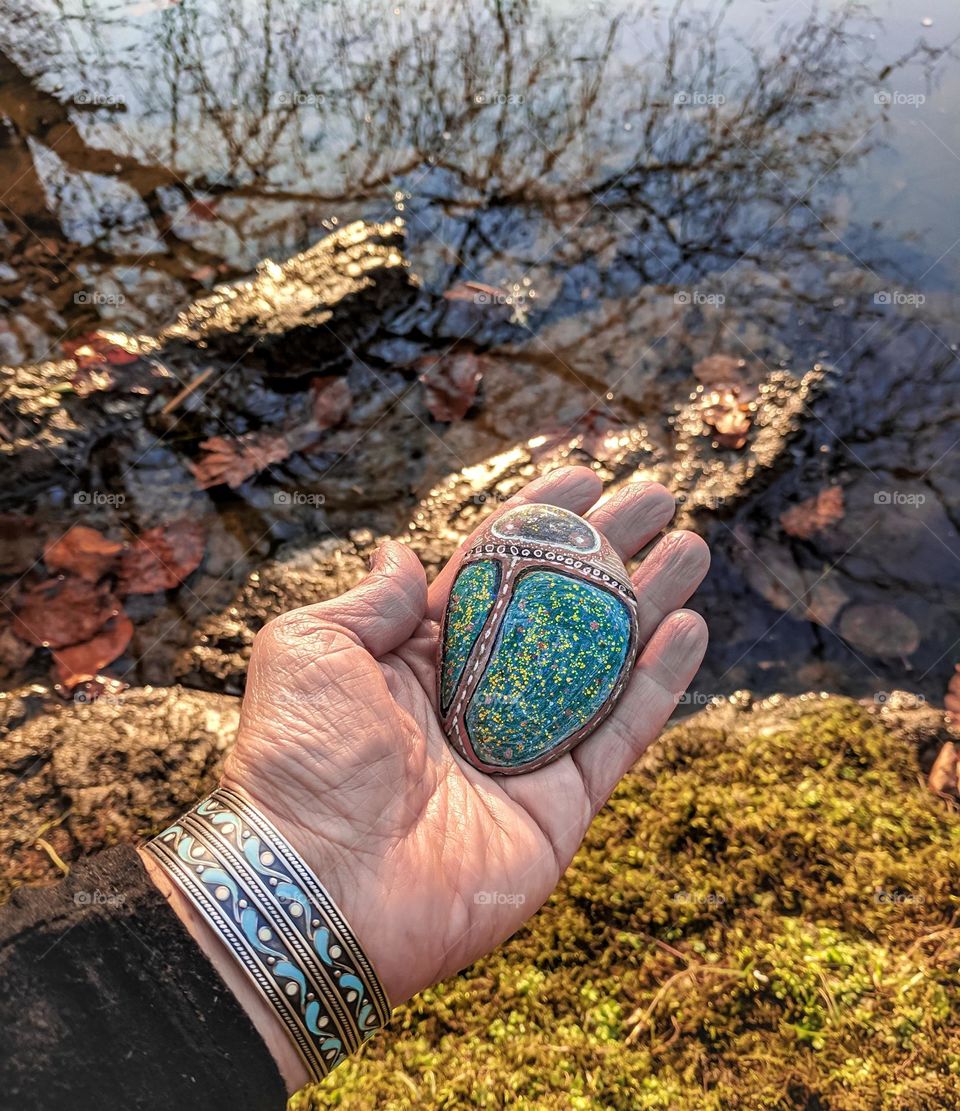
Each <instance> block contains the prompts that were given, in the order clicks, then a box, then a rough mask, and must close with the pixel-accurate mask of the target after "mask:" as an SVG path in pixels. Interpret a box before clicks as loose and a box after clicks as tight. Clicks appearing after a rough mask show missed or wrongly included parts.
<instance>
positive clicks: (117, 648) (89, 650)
mask: <svg viewBox="0 0 960 1111" xmlns="http://www.w3.org/2000/svg"><path fill="white" fill-rule="evenodd" d="M132 636H133V622H132V621H131V620H130V618H129V617H127V615H126V614H125V613H124V612H123V611H122V610H121V611H120V612H119V613H118V614H117V615H116V617H113V618H111V619H110V620H109V621H108V622H107V623H106V624H105V625H104V626H103V628H102V629H101V630H100V632H99V633H98V634H97V635H96V636H95V637H92V638H91V639H90V640H88V641H85V642H84V643H82V644H74V645H71V646H70V647H69V648H61V649H59V650H57V651H54V653H53V661H54V674H55V676H56V678H57V681H58V682H60V683H62V684H63V685H64V686H65V687H66V688H67V690H72V689H73V688H74V687H75V686H76V685H77V684H78V683H86V682H88V681H89V680H90V679H94V678H95V677H96V675H97V672H98V671H100V669H101V668H103V667H106V666H107V664H109V663H113V661H114V660H115V659H116V658H117V657H118V656H122V655H123V653H124V651H125V650H126V647H127V645H128V644H129V643H130V639H131V637H132Z"/></svg>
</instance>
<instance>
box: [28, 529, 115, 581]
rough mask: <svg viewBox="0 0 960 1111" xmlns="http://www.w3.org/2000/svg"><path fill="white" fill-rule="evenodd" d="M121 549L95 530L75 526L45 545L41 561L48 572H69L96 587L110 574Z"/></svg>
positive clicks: (113, 541)
mask: <svg viewBox="0 0 960 1111" xmlns="http://www.w3.org/2000/svg"><path fill="white" fill-rule="evenodd" d="M122 551H123V545H122V544H118V543H117V542H116V541H115V540H108V539H107V538H106V537H105V536H104V535H103V534H102V533H100V532H98V531H97V530H96V529H95V528H87V526H86V525H74V526H73V527H72V528H70V529H69V530H68V531H67V532H65V533H64V534H63V536H61V537H60V538H59V540H54V541H53V542H52V543H51V544H48V545H47V548H46V551H44V553H43V559H44V562H45V563H46V565H47V566H48V567H49V568H50V570H51V571H72V572H73V573H74V574H75V575H79V576H80V578H81V579H86V580H87V581H88V582H92V583H95V582H96V581H97V580H98V579H101V578H103V576H104V575H105V574H106V573H107V571H109V570H110V568H111V567H112V566H113V563H114V560H115V559H116V557H117V556H118V555H119V554H120V552H122Z"/></svg>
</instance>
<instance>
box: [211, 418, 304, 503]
mask: <svg viewBox="0 0 960 1111" xmlns="http://www.w3.org/2000/svg"><path fill="white" fill-rule="evenodd" d="M200 450H201V451H202V452H203V453H204V454H203V455H201V456H200V458H199V459H198V460H197V461H196V462H195V463H190V464H189V467H190V470H191V471H193V474H194V476H195V477H196V480H197V485H198V486H199V487H200V488H201V490H208V489H209V488H210V487H211V486H221V485H223V484H224V483H226V485H227V486H230V487H231V488H236V487H237V486H240V485H241V484H242V483H244V482H246V481H247V479H248V478H251V477H252V476H253V475H255V474H257V473H258V472H259V471H262V470H263V469H264V468H265V467H269V466H270V465H271V464H272V463H282V462H283V460H284V459H286V458H287V457H288V456H289V455H290V452H291V450H292V449H291V447H290V444H289V442H288V441H287V438H286V436H283V435H281V434H278V433H275V432H247V433H246V434H245V435H243V436H237V437H235V438H232V437H227V436H212V437H211V438H210V439H209V440H204V441H203V443H202V444H201V445H200Z"/></svg>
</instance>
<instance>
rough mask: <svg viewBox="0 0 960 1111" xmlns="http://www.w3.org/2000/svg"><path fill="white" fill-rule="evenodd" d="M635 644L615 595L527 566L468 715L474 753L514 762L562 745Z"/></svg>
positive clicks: (606, 691) (603, 696)
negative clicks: (632, 644) (632, 642)
mask: <svg viewBox="0 0 960 1111" xmlns="http://www.w3.org/2000/svg"><path fill="white" fill-rule="evenodd" d="M630 644H631V621H630V612H629V610H628V609H627V607H626V606H625V605H624V603H623V602H622V601H621V600H620V599H619V598H618V597H617V596H616V595H614V594H612V593H610V592H608V591H606V590H603V589H601V588H599V587H597V586H595V585H594V584H593V583H591V582H587V581H584V580H582V579H580V578H575V577H573V576H569V575H564V574H562V573H557V572H556V571H552V570H546V569H544V570H539V569H528V570H526V571H524V572H522V573H521V575H520V576H519V578H518V579H517V580H516V582H515V583H514V585H513V591H512V596H511V600H510V603H509V605H508V607H507V610H506V612H505V614H504V616H503V620H502V621H501V622H500V625H499V630H498V633H497V639H496V641H495V643H494V646H493V649H492V651H491V652H490V654H489V659H488V662H487V666H486V668H485V669H484V672H483V675H482V677H481V679H480V681H479V683H478V684H477V686H476V687H475V689H474V692H473V696H472V697H471V699H470V704H469V708H468V710H467V713H466V716H465V725H466V730H467V735H468V737H469V740H470V742H471V745H472V747H473V750H474V752H475V753H476V755H477V756H478V757H479V758H480V759H481V760H482V761H483V762H484V763H485V764H488V765H496V766H503V767H511V766H515V765H516V764H518V763H523V764H526V763H527V762H528V761H530V760H535V759H538V758H540V757H542V756H544V755H546V754H548V753H550V752H551V751H552V750H553V749H555V748H557V747H558V746H559V745H561V744H562V743H563V742H564V741H565V740H567V739H568V738H569V737H571V736H572V735H573V734H574V733H577V732H579V731H580V730H581V729H582V728H583V726H584V725H585V724H586V723H587V722H590V721H592V719H593V718H594V717H596V715H597V714H598V713H599V711H600V710H601V709H602V708H603V706H604V704H605V702H606V700H607V698H608V697H609V695H610V694H611V692H612V691H613V688H614V687H615V686H616V683H617V680H618V679H619V678H620V675H621V673H622V671H623V668H624V664H625V663H626V662H627V657H628V654H629V651H630Z"/></svg>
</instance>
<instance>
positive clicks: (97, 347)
mask: <svg viewBox="0 0 960 1111" xmlns="http://www.w3.org/2000/svg"><path fill="white" fill-rule="evenodd" d="M131 345H132V341H128V339H127V337H125V336H123V335H121V334H120V333H119V332H111V333H109V334H105V333H102V332H89V333H88V334H87V335H84V336H77V338H76V339H71V340H65V341H64V342H63V343H62V344H61V347H62V348H63V350H64V353H65V354H66V355H67V357H68V358H70V359H73V361H74V362H75V363H76V364H77V367H78V369H80V370H89V369H91V368H92V367H102V366H104V365H108V366H124V365H125V364H126V363H135V362H136V361H137V359H139V358H140V355H139V353H138V352H137V351H136V349H135V348H132V346H131Z"/></svg>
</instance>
